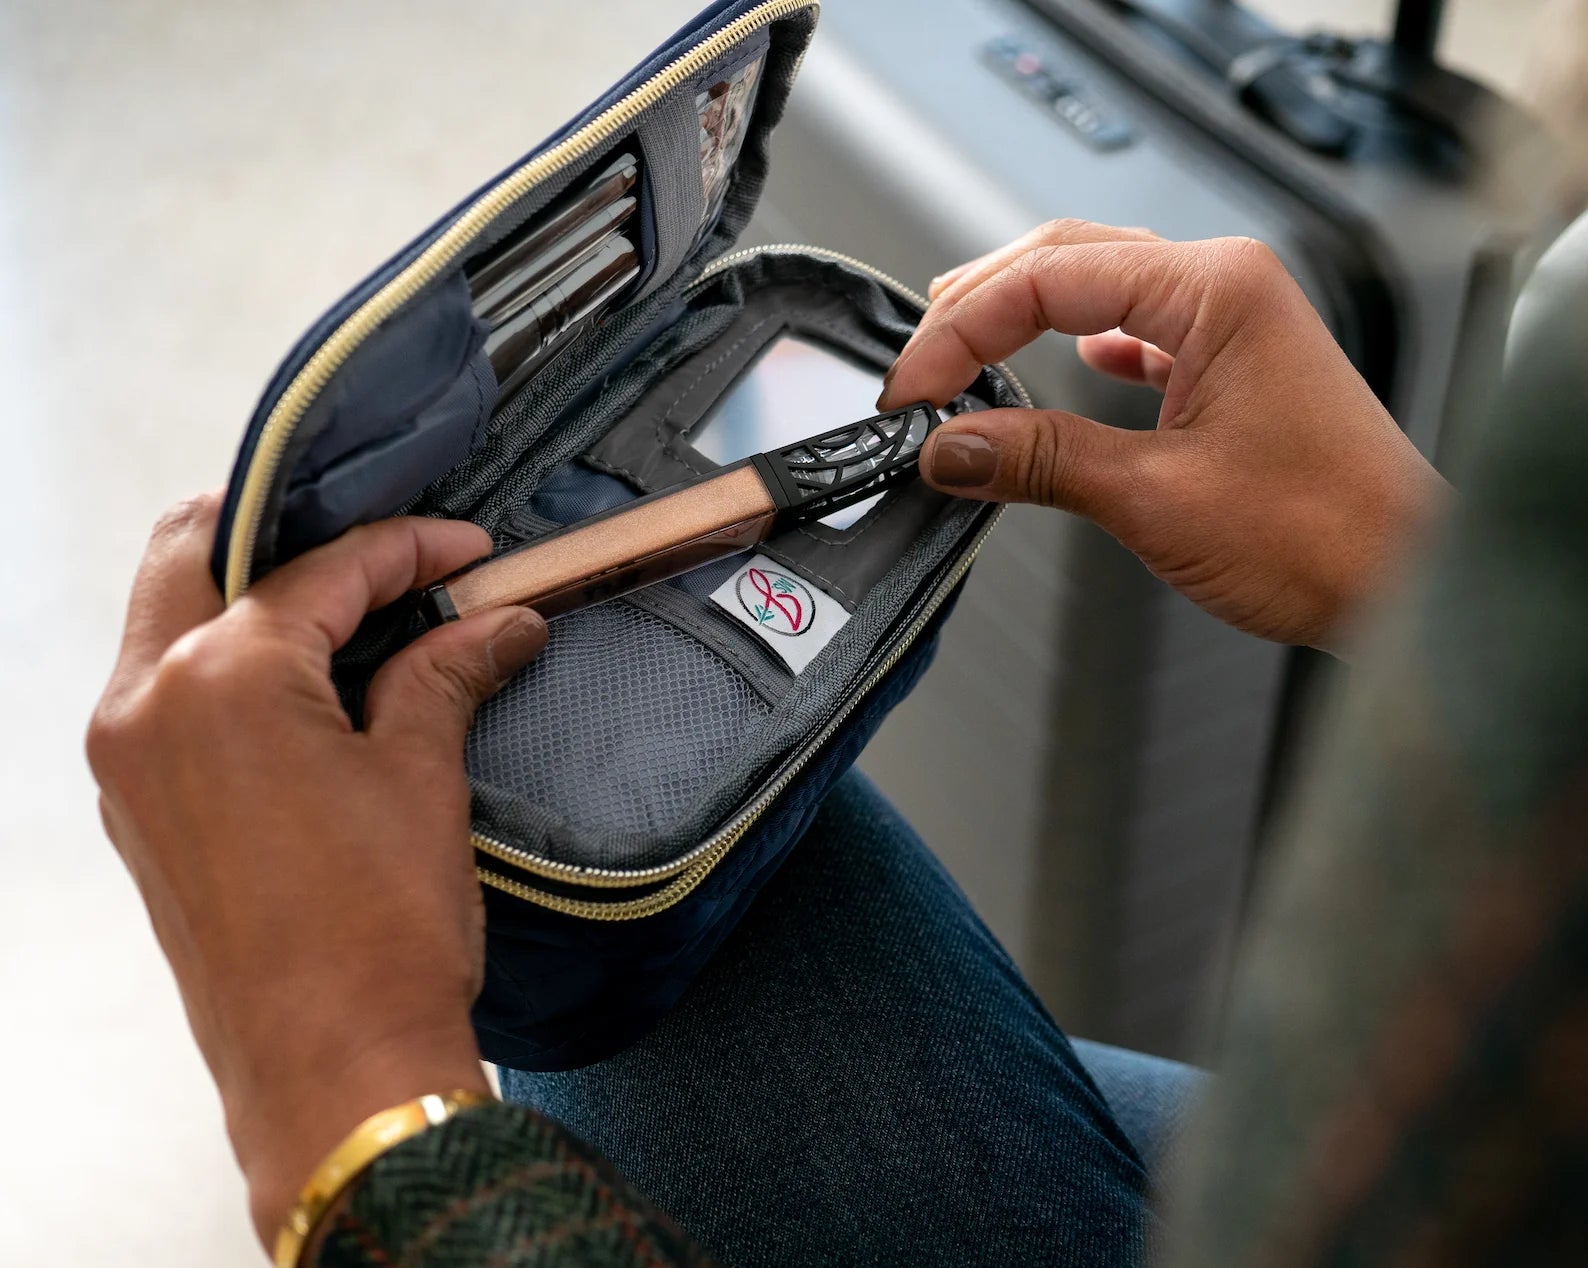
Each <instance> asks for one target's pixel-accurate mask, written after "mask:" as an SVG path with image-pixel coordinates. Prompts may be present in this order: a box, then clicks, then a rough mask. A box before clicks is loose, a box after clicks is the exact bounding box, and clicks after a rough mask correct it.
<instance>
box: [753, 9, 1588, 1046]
mask: <svg viewBox="0 0 1588 1268" xmlns="http://www.w3.org/2000/svg"><path fill="white" fill-rule="evenodd" d="M1437 9H1438V6H1437V5H1434V4H1429V3H1408V4H1407V5H1405V6H1404V7H1403V11H1402V13H1401V15H1400V20H1399V22H1398V25H1397V31H1396V39H1395V41H1394V42H1393V43H1387V44H1380V43H1376V42H1373V41H1361V42H1356V43H1352V42H1348V41H1342V40H1338V39H1335V38H1333V37H1329V36H1312V37H1305V38H1300V39H1298V38H1294V37H1291V36H1290V35H1288V34H1287V33H1285V32H1282V31H1279V30H1276V29H1275V28H1274V27H1273V26H1272V25H1271V24H1269V23H1268V22H1266V21H1265V20H1263V19H1261V18H1259V17H1258V16H1257V15H1255V14H1254V13H1252V12H1251V11H1249V10H1246V9H1243V8H1241V7H1239V6H1237V5H1234V4H1231V3H1228V2H1227V0H1028V2H1022V0H868V3H866V4H864V5H843V6H832V7H831V9H830V11H829V13H828V15H827V19H826V21H825V23H824V26H823V30H822V32H821V34H820V36H819V38H818V39H817V40H816V42H815V43H814V45H813V47H812V49H811V52H810V54H809V56H808V57H807V59H806V65H805V69H804V72H803V74H802V78H801V87H800V92H799V93H798V94H796V96H795V99H794V100H793V102H792V103H791V108H790V112H789V116H788V118H787V119H786V120H785V122H784V124H783V125H782V127H781V128H780V129H779V131H778V134H777V137H776V140H775V142H774V146H773V162H772V173H773V174H772V178H771V180H770V182H769V184H768V188H767V192H766V195H765V197H764V198H763V201H762V203H761V206H760V209H759V211H758V215H757V220H756V222H755V223H754V224H753V225H752V228H751V231H750V232H751V234H752V235H759V237H760V239H761V240H767V239H793V240H808V241H818V242H822V243H825V244H830V245H832V246H835V247H838V248H840V249H842V250H844V251H846V252H848V253H850V254H853V255H856V256H859V257H861V258H864V259H868V260H871V261H874V262H875V263H877V264H878V265H879V266H880V267H882V268H884V269H886V270H887V271H889V272H890V273H892V274H894V275H895V276H898V277H901V278H905V279H907V280H909V279H913V280H915V281H916V283H917V284H921V283H922V282H924V279H926V278H929V277H931V276H932V275H933V274H935V273H938V272H941V271H942V270H943V269H944V268H946V267H948V266H950V265H952V264H954V263H957V262H958V261H960V260H964V259H968V258H970V257H972V256H974V255H976V254H979V253H980V252H982V251H985V250H987V249H989V248H991V247H992V246H995V245H997V244H999V243H1001V242H1004V241H1008V240H1010V239H1012V238H1014V237H1016V236H1018V235H1019V234H1021V233H1023V232H1025V231H1026V230H1028V229H1030V228H1031V227H1032V226H1033V225H1035V224H1037V223H1039V222H1041V221H1043V220H1047V219H1051V218H1054V217H1060V216H1078V217H1083V218H1086V219H1092V220H1100V221H1106V222H1110V223H1116V224H1142V225H1147V226H1148V227H1150V228H1153V229H1155V230H1157V231H1158V232H1160V233H1163V234H1165V235H1166V236H1170V237H1176V238H1195V237H1205V236H1222V235H1228V234H1243V235H1249V236H1253V237H1257V238H1261V239H1263V240H1265V241H1267V242H1268V243H1269V244H1270V245H1272V246H1273V247H1274V248H1275V249H1276V250H1277V251H1278V252H1279V254H1280V256H1281V257H1282V258H1283V259H1284V260H1285V261H1286V263H1287V265H1288V267H1289V268H1290V269H1291V271H1292V272H1293V273H1294V274H1295V276H1296V277H1297V278H1298V280H1299V281H1300V282H1301V284H1302V286H1303V287H1304V289H1305V290H1306V291H1307V293H1308V295H1309V296H1310V297H1311V299H1312V300H1313V302H1314V304H1315V305H1316V306H1317V307H1318V309H1319V310H1320V312H1321V313H1322V314H1323V316H1324V318H1325V320H1326V322H1327V323H1328V325H1329V327H1330V329H1331V330H1332V331H1333V332H1334V334H1335V336H1336V337H1337V338H1338V339H1339V340H1340V342H1341V344H1342V345H1343V346H1344V347H1345V349H1346V351H1347V352H1348V353H1349V354H1350V356H1351V357H1352V359H1353V361H1354V362H1355V364H1356V365H1357V367H1358V368H1359V369H1360V370H1361V371H1362V373H1363V374H1364V375H1365V376H1366V377H1367V379H1368V381H1369V382H1370V383H1371V384H1372V385H1373V387H1374V389H1375V390H1376V391H1377V392H1378V393H1379V395H1380V397H1381V398H1382V399H1383V400H1384V401H1385V402H1386V404H1387V405H1388V406H1389V408H1390V409H1391V411H1392V412H1393V413H1394V414H1395V416H1396V418H1397V419H1399V420H1400V421H1401V423H1402V425H1403V426H1404V427H1405V429H1406V431H1407V432H1408V434H1409V435H1410V436H1411V437H1412V439H1413V440H1414V441H1415V442H1416V443H1417V444H1418V445H1419V446H1420V447H1421V448H1422V449H1423V451H1424V452H1425V453H1427V454H1428V455H1430V456H1431V457H1432V458H1434V459H1435V460H1436V462H1438V461H1443V460H1444V459H1445V458H1446V457H1447V455H1448V454H1449V452H1450V451H1451V448H1452V447H1453V446H1454V445H1456V444H1458V443H1459V440H1460V437H1461V436H1462V434H1463V433H1464V432H1465V431H1466V430H1467V429H1468V428H1469V427H1470V426H1471V424H1472V422H1473V420H1475V419H1476V418H1478V417H1481V415H1482V411H1483V407H1484V404H1485V400H1486V395H1487V393H1488V391H1489V390H1490V389H1491V387H1492V384H1493V383H1494V381H1495V378H1496V376H1497V373H1498V367H1499V361H1500V356H1501V352H1502V347H1503V343H1504V337H1505V331H1506V323H1507V319H1508V315H1509V311H1510V306H1511V303H1512V299H1513V297H1514V294H1515V291H1516V288H1517V285H1518V283H1519V280H1520V279H1521V278H1522V277H1523V276H1524V275H1525V273H1526V270H1527V268H1528V267H1529V265H1530V263H1531V262H1532V261H1533V260H1534V259H1535V258H1536V256H1537V254H1538V253H1539V252H1540V251H1541V250H1542V249H1543V247H1544V246H1545V245H1546V244H1547V243H1548V242H1549V241H1550V240H1551V239H1552V238H1553V237H1554V236H1555V234H1556V233H1557V232H1558V229H1559V227H1560V226H1561V225H1562V224H1564V223H1565V222H1566V220H1567V219H1569V212H1570V208H1567V207H1563V206H1559V205H1556V204H1555V203H1554V202H1552V201H1551V200H1550V199H1549V198H1548V197H1546V196H1545V191H1547V190H1548V188H1549V180H1550V176H1551V173H1552V171H1554V170H1555V169H1556V167H1558V164H1556V163H1555V161H1554V159H1553V156H1552V151H1551V148H1550V146H1549V144H1548V143H1547V141H1546V140H1545V138H1544V137H1543V136H1542V134H1541V131H1540V129H1538V128H1537V127H1536V126H1535V125H1534V124H1532V123H1531V122H1530V121H1529V120H1528V119H1527V118H1526V117H1525V116H1524V115H1522V114H1521V113H1520V112H1519V111H1517V110H1515V109H1513V108H1512V107H1510V106H1508V105H1507V104H1506V103H1504V102H1503V101H1500V100H1499V99H1498V98H1496V97H1495V96H1494V95H1493V94H1492V93H1490V92H1488V90H1486V89H1484V88H1482V87H1480V86H1479V85H1477V84H1474V83H1472V82H1470V81H1468V80H1465V79H1462V78H1460V77H1458V76H1454V75H1451V74H1448V73H1447V72H1445V71H1443V70H1441V69H1439V68H1438V67H1437V66H1436V65H1435V64H1434V63H1433V62H1432V60H1431V59H1430V56H1429V53H1430V50H1431V48H1432V43H1433V36H1434V33H1435V31H1436V29H1437V17H1438V13H1437ZM945 89H950V90H947V91H946V90H945ZM1320 96H1321V98H1322V104H1320ZM1012 365H1013V366H1014V368H1015V369H1016V370H1017V372H1018V373H1019V374H1020V375H1021V378H1022V380H1023V381H1024V382H1025V383H1026V385H1027V386H1028V387H1029V388H1030V389H1031V391H1032V393H1033V395H1034V396H1035V397H1036V398H1037V401H1038V403H1039V404H1051V405H1054V406H1062V407H1063V408H1066V409H1070V410H1074V411H1077V412H1080V413H1084V414H1088V415H1090V416H1092V417H1095V418H1102V419H1105V420H1107V421H1109V422H1112V423H1117V424H1121V425H1125V426H1135V427H1149V426H1152V425H1153V423H1154V421H1155V419H1156V415H1157V408H1158V403H1157V398H1156V396H1155V395H1153V394H1151V393H1149V392H1146V391H1144V390H1142V389H1137V388H1128V387H1123V386H1121V385H1118V384H1114V383H1111V382H1105V381H1103V380H1101V379H1099V378H1098V377H1097V376H1095V375H1093V374H1091V373H1090V372H1089V371H1087V370H1085V369H1084V367H1082V366H1081V365H1080V364H1079V362H1078V361H1077V359H1076V358H1075V355H1074V353H1073V350H1072V348H1071V345H1070V344H1069V342H1068V341H1065V340H1061V339H1059V338H1057V337H1056V336H1046V337H1044V339H1042V340H1040V341H1039V342H1038V344H1037V345H1035V346H1034V347H1033V348H1031V349H1029V350H1027V351H1026V352H1025V353H1023V354H1021V355H1019V356H1017V357H1015V358H1013V359H1012ZM1324 669H1325V665H1324V662H1323V658H1321V657H1319V656H1316V655H1314V654H1312V653H1308V652H1298V651H1290V650H1287V649H1283V648H1279V647H1276V646H1272V645H1269V644H1264V643H1260V642H1257V641H1255V640H1253V639H1250V638H1247V637H1245V636H1243V635H1240V634H1237V633H1235V632H1233V631H1231V630H1228V629H1226V628H1224V627H1222V626H1220V625H1219V624H1218V623H1217V622H1215V621H1214V620H1212V618H1210V617H1207V616H1206V615H1204V614H1203V613H1201V612H1200V611H1198V610H1197V609H1195V608H1194V607H1192V606H1191V605H1190V604H1189V603H1187V602H1186V601H1184V600H1182V599H1180V598H1178V597H1177V596H1176V595H1174V594H1173V593H1171V592H1170V591H1168V590H1167V589H1166V588H1165V587H1163V586H1162V585H1160V584H1159V583H1157V582H1156V581H1155V580H1154V579H1153V578H1152V577H1151V576H1149V575H1148V574H1147V572H1146V571H1145V570H1144V569H1143V568H1142V567H1141V566H1140V564H1139V563H1138V562H1137V561H1136V560H1135V559H1134V558H1133V557H1132V556H1131V555H1129V554H1128V553H1127V552H1125V551H1124V550H1123V549H1122V548H1121V547H1119V546H1118V544H1117V543H1115V542H1114V541H1112V539H1110V538H1108V537H1107V536H1106V535H1104V534H1102V533H1101V532H1100V531H1098V530H1096V529H1094V528H1093V527H1091V526H1090V525H1088V524H1086V523H1084V522H1081V521H1079V520H1075V519H1071V518H1069V517H1063V516H1058V515H1055V514H1053V513H1052V512H1049V511H1042V510H1034V509H1031V508H1025V507H1015V508H1011V510H1010V512H1009V514H1008V515H1007V516H1006V517H1005V521H1004V524H1003V526H1002V527H1001V528H1000V530H999V533H998V535H997V536H996V537H995V538H994V539H993V540H992V541H991V542H990V543H989V545H988V548H987V549H986V550H985V551H984V552H983V554H982V556H981V559H980V566H979V567H978V570H977V573H976V576H975V577H974V579H973V580H972V581H971V583H970V584H969V586H968V588H967V591H966V594H965V596H964V598H963V601H962V602H961V604H960V608H959V613H958V615H957V617H956V621H955V624H954V626H953V627H952V628H951V629H949V630H948V631H947V632H946V634H945V637H944V640H943V647H942V651H941V654H940V656H939V659H938V663H937V667H936V668H935V669H934V672H933V673H932V675H931V676H930V677H928V678H927V680H926V681H925V683H924V684H923V685H922V687H921V688H920V689H919V690H918V691H917V692H916V693H915V694H914V695H913V696H912V698H911V699H910V700H909V701H907V702H906V703H905V704H904V705H903V706H902V707H901V708H900V709H899V711H898V720H897V721H895V722H894V723H893V724H891V725H890V726H888V727H886V728H885V729H884V730H883V731H882V733H881V734H880V735H879V737H878V738H877V739H876V740H875V741H874V742H873V743H872V745H871V746H870V748H869V749H868V750H867V753H866V755H865V756H864V758H863V759H862V763H861V764H862V766H863V767H864V768H865V769H867V770H868V771H869V773H871V774H872V775H873V777H875V778H876V779H877V780H878V781H879V782H880V783H881V785H882V787H883V788H884V789H885V790H886V791H887V792H888V793H889V794H890V795H891V796H892V797H893V798H894V799H895V801H896V802H897V803H898V805H899V806H900V808H901V809H902V810H903V811H904V812H905V813H906V814H907V815H908V816H909V817H910V819H911V820H912V821H913V822H914V823H915V824H916V826H917V827H918V828H919V829H920V831H921V832H922V834H923V836H924V837H925V838H926V839H927V840H928V842H930V843H931V844H932V845H933V846H934V848H936V849H937V850H938V851H939V852H940V854H942V856H943V857H944V859H945V861H946V862H947V863H948V864H949V866H950V867H951V869H953V870H954V871H955V873H956V875H957V876H958V877H959V879H960V880H961V882H962V883H963V884H964V885H965V887H966V889H967V891H968V892H969V894H970V896H971V898H972V900H973V901H974V902H975V903H976V905H977V906H978V908H979V909H980V910H981V911H982V913H983V914H984V916H985V917H986V918H987V919H988V920H989V922H990V923H991V925H992V926H993V928H994V930H995V931H996V932H997V933H998V934H999V935H1000V936H1001V937H1002V938H1003V940H1004V941H1005V943H1006V944H1007V945H1008V946H1009V947H1010V948H1011V950H1012V951H1013V952H1014V954H1015V956H1016V958H1017V960H1018V961H1019V962H1020V963H1021V965H1022V967H1023V968H1024V969H1025V971H1026V972H1027V974H1028V975H1029V977H1030V979H1031V980H1032V982H1033V984H1034V985H1035V986H1036V987H1037V989H1038V990H1039V992H1040V993H1041V994H1042V995H1043V996H1044V998H1045V999H1046V1000H1047V1001H1048V1003H1049V1004H1050V1006H1052V1007H1053V1009H1054V1010H1055V1012H1056V1014H1057V1016H1058V1017H1059V1019H1060V1021H1061V1022H1062V1023H1063V1024H1064V1025H1065V1026H1067V1027H1069V1028H1071V1029H1073V1030H1075V1031H1077V1032H1078V1033H1082V1034H1086V1035H1088V1036H1092V1037H1096V1038H1099V1039H1104V1040H1109V1041H1112V1042H1115V1043H1119V1044H1123V1045H1127V1046H1131V1047H1136V1048H1141V1049H1145V1050H1148V1051H1156V1052H1161V1053H1166V1054H1169V1055H1176V1056H1185V1055H1191V1054H1193V1053H1194V1050H1195V1047H1196V1043H1195V1035H1196V1031H1197V1027H1196V1021H1195V1019H1196V1018H1197V1017H1198V1016H1199V1014H1200V1012H1201V1006H1202V1003H1203V998H1202V997H1203V995H1204V993H1205V992H1206V991H1207V990H1209V989H1210V988H1211V989H1214V990H1216V988H1217V984H1218V982H1219V980H1220V968H1221V966H1222V963H1223V960H1224V955H1225V948H1226V946H1227V945H1228V942H1229V939H1230V937H1231V934H1232V931H1233V929H1234V927H1235V924H1236V922H1237V919H1238V914H1239V911H1240V907H1241V903H1242V898H1243V895H1244V891H1245V888H1246V885H1247V884H1248V880H1249V876H1250V873H1251V869H1252V864H1253V859H1254V854H1255V849H1256V843H1257V841H1258V840H1259V838H1260V834H1261V830H1262V826H1263V824H1264V821H1265V819H1266V818H1267V817H1268V815H1269V813H1270V811H1271V809H1272V807H1273V805H1274V803H1275V801H1276V799H1277V798H1278V797H1279V796H1280V794H1281V791H1282V788H1283V785H1284V782H1285V773H1286V772H1287V771H1288V770H1289V769H1290V767H1291V765H1292V763H1293V761H1294V758H1295V755H1296V753H1297V751H1298V748H1299V746H1300V731H1301V727H1300V725H1299V719H1300V718H1301V715H1302V710H1301V709H1300V708H1299V707H1298V701H1300V700H1302V699H1304V698H1305V697H1306V696H1308V695H1309V694H1310V687H1309V684H1310V683H1312V681H1313V680H1314V679H1315V678H1318V677H1319V676H1320V673H1321V671H1324ZM950 721H952V723H953V725H949V723H950ZM923 737H929V738H923ZM990 824H991V825H996V827H995V828H994V829H993V830H992V831H991V832H989V828H988V825H990ZM989 836H991V838H992V839H991V840H989V839H988V838H989Z"/></svg>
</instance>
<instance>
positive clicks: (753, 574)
mask: <svg viewBox="0 0 1588 1268" xmlns="http://www.w3.org/2000/svg"><path fill="white" fill-rule="evenodd" d="M711 601H712V602H713V603H715V604H716V605H717V606H718V607H719V608H721V609H722V610H723V611H724V612H726V613H728V615H729V616H731V617H733V618H734V619H735V620H738V621H742V622H743V623H744V624H745V625H748V626H749V627H750V628H751V629H752V630H754V631H755V632H756V634H757V635H758V636H759V637H760V639H761V641H762V642H763V643H765V644H766V645H767V646H768V647H770V648H771V649H772V650H773V651H774V652H776V653H777V654H778V655H779V656H780V657H782V659H783V663H784V664H785V665H787V666H788V667H789V668H790V669H792V670H793V671H794V672H795V673H796V674H797V673H799V672H800V671H801V670H802V669H804V668H805V666H806V665H808V664H810V663H811V661H812V660H814V659H815V657H816V653H817V652H819V651H821V650H822V648H824V647H826V646H827V644H829V643H831V642H832V641H833V636H834V635H836V634H837V633H838V631H839V630H841V629H843V628H844V626H846V625H848V624H849V613H848V612H846V611H844V605H843V604H841V603H840V602H838V600H837V599H835V598H833V597H832V596H831V595H829V594H826V593H824V592H822V591H820V590H817V589H816V588H814V587H813V586H811V585H810V584H809V583H808V582H806V581H805V579H804V578H803V577H797V576H795V575H794V574H793V573H792V572H790V571H789V570H788V569H787V568H785V567H783V565H782V564H780V563H777V562H775V561H773V560H771V559H768V558H767V557H766V556H765V555H751V556H750V558H749V559H748V560H747V561H746V562H745V563H744V564H742V565H741V566H740V567H739V569H738V571H737V572H735V573H734V574H733V576H731V577H729V578H728V579H727V580H726V581H724V582H723V583H722V584H721V585H720V586H718V587H717V588H716V589H715V590H713V591H712V592H711Z"/></svg>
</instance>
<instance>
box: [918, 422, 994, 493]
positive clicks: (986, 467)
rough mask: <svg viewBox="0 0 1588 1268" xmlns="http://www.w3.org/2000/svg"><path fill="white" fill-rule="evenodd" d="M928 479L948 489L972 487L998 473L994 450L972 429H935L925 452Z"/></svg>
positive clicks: (989, 442) (986, 440) (976, 486)
mask: <svg viewBox="0 0 1588 1268" xmlns="http://www.w3.org/2000/svg"><path fill="white" fill-rule="evenodd" d="M926 460H927V465H928V468H929V473H930V475H931V477H932V480H933V481H934V482H935V483H937V484H941V485H946V486H947V487H948V488H951V489H975V488H980V487H981V486H982V485H985V484H990V483H992V478H993V476H994V475H996V474H997V473H998V450H997V448H995V447H994V445H993V443H992V442H991V441H990V440H988V439H987V438H986V437H985V436H978V435H976V434H975V433H974V432H966V431H956V432H939V433H938V434H937V438H936V439H935V440H933V442H932V448H931V452H930V453H928V454H927V459H926Z"/></svg>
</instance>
